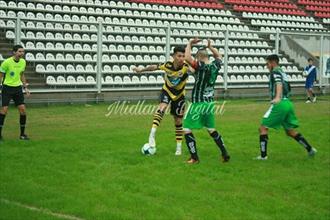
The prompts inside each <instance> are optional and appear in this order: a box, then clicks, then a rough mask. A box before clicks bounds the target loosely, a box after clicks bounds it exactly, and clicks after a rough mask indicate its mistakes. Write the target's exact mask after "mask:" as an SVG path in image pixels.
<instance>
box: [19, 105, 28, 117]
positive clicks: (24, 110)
mask: <svg viewBox="0 0 330 220" xmlns="http://www.w3.org/2000/svg"><path fill="white" fill-rule="evenodd" d="M18 111H19V113H20V114H21V115H26V108H25V106H24V105H20V106H18Z"/></svg>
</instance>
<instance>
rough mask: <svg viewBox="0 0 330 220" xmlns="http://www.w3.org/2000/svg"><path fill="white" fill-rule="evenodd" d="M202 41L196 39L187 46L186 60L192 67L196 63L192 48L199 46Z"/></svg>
mask: <svg viewBox="0 0 330 220" xmlns="http://www.w3.org/2000/svg"><path fill="white" fill-rule="evenodd" d="M200 41H201V40H200V39H198V38H197V37H195V38H194V39H191V40H190V41H189V42H188V44H187V46H186V52H185V60H186V62H187V63H188V64H189V65H192V63H193V62H194V58H193V57H192V56H191V47H192V45H194V44H197V43H198V42H200Z"/></svg>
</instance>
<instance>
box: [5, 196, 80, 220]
mask: <svg viewBox="0 0 330 220" xmlns="http://www.w3.org/2000/svg"><path fill="white" fill-rule="evenodd" d="M1 202H4V203H7V204H9V205H15V206H18V207H21V208H25V209H29V210H31V211H35V212H40V213H43V214H46V215H51V216H55V217H57V218H61V219H68V220H85V219H83V218H79V217H76V216H74V215H67V214H62V213H58V212H53V211H51V210H49V209H45V208H38V207H35V206H31V205H26V204H22V203H20V202H15V201H10V200H8V199H3V198H1Z"/></svg>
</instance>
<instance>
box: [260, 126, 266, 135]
mask: <svg viewBox="0 0 330 220" xmlns="http://www.w3.org/2000/svg"><path fill="white" fill-rule="evenodd" d="M259 133H260V134H267V128H266V127H264V126H260V127H259Z"/></svg>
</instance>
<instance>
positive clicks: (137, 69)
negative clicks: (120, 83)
mask: <svg viewBox="0 0 330 220" xmlns="http://www.w3.org/2000/svg"><path fill="white" fill-rule="evenodd" d="M132 70H133V71H134V72H136V73H141V72H142V68H141V67H134V68H133V69H132Z"/></svg>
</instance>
